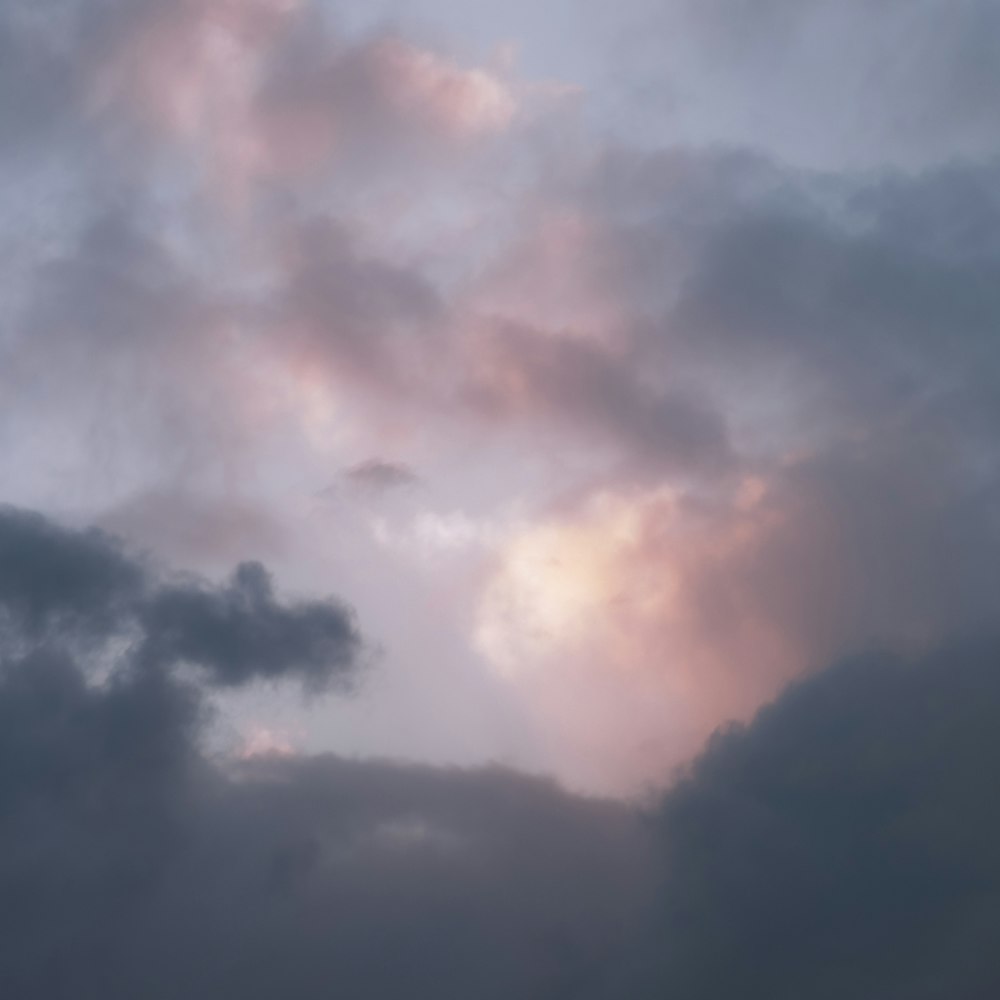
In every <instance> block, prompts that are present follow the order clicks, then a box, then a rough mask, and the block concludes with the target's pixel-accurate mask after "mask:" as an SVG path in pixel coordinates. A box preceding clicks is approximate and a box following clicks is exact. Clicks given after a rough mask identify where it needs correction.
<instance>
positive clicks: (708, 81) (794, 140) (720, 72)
mask: <svg viewBox="0 0 1000 1000" xmlns="http://www.w3.org/2000/svg"><path fill="white" fill-rule="evenodd" d="M631 15H632V16H631V24H630V25H629V27H628V29H627V30H625V31H624V32H623V35H624V38H625V41H624V43H623V53H624V55H623V58H621V60H620V62H619V65H620V67H621V68H620V69H619V73H620V74H621V76H622V77H623V78H624V79H625V80H627V81H629V83H630V84H631V87H630V88H629V89H628V90H627V91H626V93H627V97H628V103H627V104H626V105H625V106H624V108H623V114H628V115H630V116H632V117H633V119H638V123H639V124H641V125H645V126H646V127H647V128H649V129H662V128H663V123H664V121H667V122H669V126H670V129H671V133H672V135H673V136H674V137H679V138H680V141H681V142H693V143H696V144H702V143H725V144H728V145H738V146H752V147H757V148H763V149H766V150H768V151H770V152H771V153H773V154H775V155H777V156H779V157H780V158H782V159H785V160H787V161H790V162H794V163H798V164H805V165H808V166H813V167H820V168H823V167H827V168H829V167H831V166H836V167H842V166H845V165H846V166H853V167H857V166H861V167H879V168H881V167H884V166H886V165H902V166H906V167H913V168H916V169H920V168H923V167H927V166H931V165H941V164H944V163H948V162H950V161H952V160H954V159H955V158H969V159H980V158H988V157H992V156H995V155H996V153H997V150H998V147H997V139H998V136H1000V131H998V120H997V114H996V108H995V106H994V104H993V102H992V101H991V98H990V95H991V93H992V92H993V91H994V90H995V88H996V85H997V69H996V67H997V65H998V60H997V55H998V51H997V41H996V39H997V37H998V32H997V9H996V5H995V4H993V3H992V2H991V0H960V2H958V3H954V4H944V3H941V2H940V0H917V2H915V3H909V2H906V0H886V2H881V3H876V4H870V3H865V2H858V0H848V2H844V3H841V2H835V0H807V2H804V3H792V2H786V0H775V2H764V3H758V4H747V3H743V2H741V0H710V2H707V3H703V2H700V0H669V2H667V3H657V4H649V3H647V2H644V0H640V2H638V3H636V4H634V5H633V6H632V9H631ZM629 20H630V18H629V17H628V15H625V16H623V18H622V22H621V23H626V24H627V23H628V22H629ZM624 96H625V95H623V97H624ZM664 109H667V113H666V114H664Z"/></svg>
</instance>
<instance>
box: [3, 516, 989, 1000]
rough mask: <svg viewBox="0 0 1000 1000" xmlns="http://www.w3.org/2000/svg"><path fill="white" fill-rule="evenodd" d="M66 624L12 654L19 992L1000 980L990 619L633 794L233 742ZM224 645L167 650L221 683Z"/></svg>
mask: <svg viewBox="0 0 1000 1000" xmlns="http://www.w3.org/2000/svg"><path fill="white" fill-rule="evenodd" d="M19 517H20V518H21V522H22V527H21V530H22V531H24V530H26V529H25V528H24V527H23V522H24V521H25V520H28V521H31V519H26V518H25V516H24V515H19ZM31 527H32V528H33V530H34V531H35V532H36V533H37V532H38V531H39V530H40V527H41V528H44V531H45V532H46V533H47V537H46V541H48V543H49V544H53V542H52V537H53V536H54V535H55V536H56V537H57V538H58V537H60V536H58V533H57V532H56V529H53V528H51V527H50V526H45V525H44V524H41V525H40V523H39V522H38V521H37V520H36V521H34V522H33V523H32V524H31ZM7 530H8V531H10V530H11V529H10V527H9V526H8V528H7ZM62 537H65V538H66V540H67V542H68V543H71V544H68V545H67V547H68V548H70V549H72V548H73V546H74V545H77V546H79V545H81V544H82V545H84V546H85V547H86V546H90V547H91V549H92V548H101V547H102V545H103V546H105V547H106V546H107V543H106V542H105V541H104V540H103V539H101V538H100V537H99V536H81V537H76V536H72V535H71V534H69V533H66V534H65V535H64V536H62ZM89 553H90V549H88V554H89ZM53 565H55V564H53ZM39 572H41V571H39ZM95 576H96V581H97V582H98V583H99V581H100V580H101V579H102V575H101V574H100V573H97V574H95ZM78 577H79V578H80V579H82V575H81V573H78ZM31 587H32V588H34V590H37V583H31ZM9 591H10V588H9V587H8V594H9ZM99 592H100V587H99V586H96V589H95V593H94V597H93V601H92V603H93V604H94V605H97V604H99V603H100V597H99ZM103 592H104V593H105V595H107V594H109V593H113V592H114V588H110V590H109V588H107V587H105V588H104V591H103ZM201 596H202V598H204V596H205V595H204V594H202V595H201ZM108 599H109V600H112V599H111V598H108ZM62 600H63V603H68V604H69V605H70V606H78V605H79V602H78V601H67V599H62ZM240 600H250V602H251V604H252V602H253V601H254V600H257V601H260V602H263V603H264V604H265V605H266V604H267V602H268V601H269V600H270V596H269V591H268V590H267V587H266V578H265V577H264V576H263V575H262V573H261V571H260V570H259V569H244V570H242V571H241V572H240V573H238V574H237V577H236V578H235V579H234V581H233V583H232V584H231V585H230V587H229V588H228V589H227V590H223V591H221V592H219V593H218V594H216V595H215V597H214V603H213V602H211V601H210V602H208V605H209V606H210V607H211V608H212V609H213V613H215V612H217V611H219V609H220V608H226V609H231V605H232V603H233V602H236V603H237V604H238V603H239V601H240ZM7 603H11V602H10V599H9V597H8V599H7ZM56 603H57V602H56V601H55V600H54V599H49V601H48V603H47V605H46V606H47V607H52V606H55V604H56ZM113 603H114V602H113V600H112V604H113ZM167 603H168V605H169V604H170V600H169V599H168V602H167ZM264 618H265V619H266V618H267V614H266V613H265V615H264ZM46 620H49V619H46ZM61 638H62V634H61V632H58V631H57V632H56V633H55V634H54V635H50V636H45V635H41V634H38V633H36V636H35V639H34V641H33V642H32V644H31V647H30V648H27V649H25V648H24V646H23V645H22V644H21V643H18V642H15V643H13V644H12V643H11V642H10V641H9V639H10V637H9V634H8V633H5V636H4V642H3V648H2V650H0V652H2V658H0V977H2V980H3V982H4V985H5V988H6V989H8V990H9V991H11V993H12V995H16V996H18V997H23V998H24V1000H36V998H37V1000H43V998H44V1000H51V998H55V997H63V996H65V997H69V996H73V997H83V998H91V997H93V998H97V997H101V998H103V1000H116V998H118V997H121V998H125V997H133V996H137V995H142V996H150V997H163V998H175V997H180V996H185V997H193V998H196V1000H197V998H200V997H205V998H208V997H212V998H227V997H230V996H232V997H237V996H239V997H246V998H251V1000H252V998H256V997H260V998H264V997H271V996H274V995H275V993H278V992H280V993H281V994H282V995H284V996H288V997H292V998H296V1000H298V998H304V1000H305V998H313V997H316V998H319V997H322V996H328V995H329V992H330V989H331V987H332V986H335V987H336V990H337V993H338V995H339V996H343V997H346V998H353V997H357V998H359V1000H360V998H362V997H364V998H369V1000H378V998H382V997H385V998H387V1000H388V998H395V997H400V996H414V995H415V996H435V997H442V998H451V997H454V998H456V1000H458V998H460V997H467V996H470V995H471V996H477V997H483V998H486V1000H489V998H493V997H496V998H498V1000H499V998H502V997H509V996H513V995H516V996H531V997H536V998H538V1000H550V998H551V1000H568V998H570V997H573V998H584V1000H587V998H600V1000H614V998H619V997H622V996H629V997H636V998H639V1000H644V998H646V997H649V998H650V1000H652V998H653V997H658V996H663V995H671V996H676V997H680V998H682V1000H689V998H690V1000H697V998H700V997H706V998H708V997H716V996H720V995H723V996H725V995H729V994H735V993H739V995H741V996H747V997H750V998H757V997H760V998H764V997H767V998H773V997H788V998H792V997H795V998H800V1000H813V998H816V1000H825V998H832V997H839V996H843V995H845V994H849V995H851V996H854V997H858V998H859V1000H869V998H870V1000H876V998H884V997H887V996H891V997H899V998H901V1000H904V998H905V1000H923V998H926V1000H933V998H937V997H944V996H963V997H965V996H967V997H972V998H975V1000H978V998H980V997H981V998H984V1000H985V998H986V997H988V996H992V995H993V993H994V992H995V990H996V989H997V987H998V985H1000V981H998V976H1000V973H998V972H997V970H996V963H995V962H994V961H993V959H992V951H991V947H990V945H991V942H992V938H993V936H994V935H995V931H996V927H997V925H998V921H1000V853H998V851H997V848H996V844H995V837H994V831H995V827H996V824H997V822H998V819H1000V817H998V815H997V809H998V807H997V804H996V797H995V796H994V795H993V794H992V773H991V771H990V767H989V762H990V761H991V760H993V759H994V758H995V756H996V754H997V752H998V747H997V739H998V737H997V728H996V726H995V718H996V715H997V711H998V710H1000V672H998V669H997V663H998V655H1000V654H998V650H1000V644H998V642H997V641H996V640H995V639H994V638H992V637H985V638H980V639H976V640H968V641H965V642H959V643H954V644H952V645H950V646H947V647H945V648H943V649H941V650H940V651H939V652H937V653H934V654H931V655H927V656H924V657H921V658H918V659H915V660H912V661H906V660H903V659H900V658H897V657H893V656H890V655H883V654H870V655H868V656H864V657H860V658H856V659H854V660H851V661H847V662H845V663H843V664H842V665H840V666H837V667H834V668H833V669H831V670H828V671H826V672H825V673H823V674H821V675H819V676H817V677H815V678H813V679H811V680H809V681H807V682H804V683H801V684H799V685H797V686H795V687H793V688H792V689H790V690H789V691H788V692H787V693H786V694H784V695H783V696H782V697H781V698H780V699H779V700H778V701H777V702H776V703H775V704H774V705H772V706H770V707H769V708H766V709H765V710H763V711H762V712H761V713H760V715H759V716H758V717H757V718H756V719H755V720H754V721H753V722H752V723H751V724H750V725H748V726H743V727H733V728H730V729H727V730H723V731H721V732H720V733H719V734H717V735H716V737H714V739H713V740H712V741H711V743H710V745H709V747H708V749H707V750H706V751H705V753H704V754H703V755H702V756H701V757H700V758H699V759H698V760H697V761H696V762H695V763H694V764H693V765H692V766H691V767H690V769H689V770H688V771H687V772H686V774H685V775H684V776H683V777H682V778H681V780H680V781H679V783H678V784H677V786H676V787H675V788H673V789H672V790H671V791H669V792H668V793H667V794H666V796H665V797H664V798H663V799H662V801H661V802H660V803H658V804H651V805H650V806H649V807H645V808H641V809H639V808H635V807H631V806H626V805H623V804H611V803H607V802H602V801H600V800H593V799H586V798H580V797H575V796H572V795H569V794H567V793H565V792H563V791H561V790H559V789H558V788H557V787H556V786H555V785H554V784H552V783H550V782H547V781H541V780H538V779H534V778H529V777H525V776H519V775H516V774H513V773H509V772H505V771H503V770H499V769H493V770H481V771H459V770H448V769H434V768H427V767H417V766H406V765H398V764H389V763H374V762H368V763H363V762H348V761H343V760H338V759H336V758H332V757H319V758H312V759H306V758H279V757H271V758H254V759H250V760H246V761H243V762H239V763H228V764H227V763H223V762H218V761H213V760H211V759H210V758H209V757H208V756H206V754H205V752H204V751H203V750H202V748H201V740H202V736H203V734H204V730H205V724H206V722H207V721H208V718H209V716H208V713H207V711H206V707H205V701H204V694H203V692H202V689H201V688H200V687H198V686H197V685H196V684H193V683H192V682H191V681H190V680H185V679H182V678H181V677H179V676H178V675H176V674H175V673H173V672H171V671H164V670H150V669H148V668H146V666H145V665H144V662H143V656H142V654H141V653H134V654H129V655H127V656H126V657H125V658H124V660H122V661H120V662H119V664H118V666H117V669H116V670H115V671H114V672H113V673H112V674H111V676H110V677H109V678H108V679H106V680H105V681H103V682H100V683H95V682H94V681H93V679H92V678H90V677H89V676H88V672H87V671H86V670H85V669H83V668H82V667H81V666H80V664H79V663H77V662H75V661H74V659H73V657H72V653H71V651H67V650H66V649H65V648H59V647H60V646H61V645H62V644H61ZM208 648H209V647H208V646H206V649H208ZM212 649H213V652H212V653H211V654H210V653H208V652H205V653H202V652H195V653H183V652H178V653H177V655H185V656H192V658H198V657H201V658H202V659H203V660H204V661H205V662H213V663H214V664H215V672H214V673H213V674H210V679H218V678H217V677H216V676H215V675H216V674H218V673H219V672H220V671H224V670H225V669H227V667H225V666H222V664H224V663H225V662H226V661H225V660H224V659H220V658H218V657H217V658H216V659H215V660H214V661H213V660H211V656H214V655H215V652H214V647H212ZM227 655H228V648H227ZM223 680H225V676H224V675H223Z"/></svg>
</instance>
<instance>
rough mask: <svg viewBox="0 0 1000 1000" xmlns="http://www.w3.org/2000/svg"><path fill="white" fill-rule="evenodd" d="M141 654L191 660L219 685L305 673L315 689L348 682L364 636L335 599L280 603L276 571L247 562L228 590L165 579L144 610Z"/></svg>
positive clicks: (165, 660) (151, 658)
mask: <svg viewBox="0 0 1000 1000" xmlns="http://www.w3.org/2000/svg"><path fill="white" fill-rule="evenodd" d="M138 618H139V622H140V624H141V627H142V629H143V632H144V635H145V638H144V641H143V646H142V648H141V651H140V653H139V657H140V659H142V660H143V661H145V662H151V663H164V664H170V663H176V662H182V663H191V664H196V665H197V666H199V667H202V668H203V669H204V670H206V671H207V672H208V675H209V678H210V679H211V681H212V682H213V683H215V684H218V685H222V686H226V687H233V686H236V685H239V684H244V683H246V682H247V681H249V680H252V679H255V678H271V677H284V676H299V677H301V678H302V679H303V680H304V681H305V682H306V683H307V684H308V685H309V686H310V687H313V688H317V689H319V688H323V687H325V686H327V685H328V684H329V683H330V682H331V681H338V682H340V683H344V682H346V681H349V680H350V679H351V676H352V673H353V670H354V669H355V668H356V667H357V664H358V656H359V647H360V639H359V636H358V633H357V630H356V628H355V625H354V621H353V619H352V617H351V615H350V613H349V612H348V611H347V609H346V608H344V607H342V606H340V605H337V604H334V603H332V602H330V601H309V602H301V603H298V604H285V605H282V604H279V603H278V602H277V600H276V599H275V595H274V586H273V583H272V580H271V577H270V574H269V573H268V572H267V570H266V569H265V568H264V567H263V566H262V565H261V564H260V563H243V564H241V565H240V566H239V567H237V569H236V571H235V572H234V574H233V577H232V579H231V580H230V581H229V583H228V584H227V585H226V586H224V587H222V588H214V587H213V588H210V587H206V586H197V585H190V584H188V585H180V584H167V585H165V586H161V587H160V588H159V589H158V590H157V591H156V592H155V593H154V594H152V595H151V596H150V597H149V599H148V600H147V601H145V602H144V603H143V605H142V606H141V607H140V608H139V611H138Z"/></svg>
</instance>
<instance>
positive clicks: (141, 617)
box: [0, 508, 362, 689]
mask: <svg viewBox="0 0 1000 1000" xmlns="http://www.w3.org/2000/svg"><path fill="white" fill-rule="evenodd" d="M0 615H2V619H0V620H3V621H4V622H5V624H6V626H7V630H8V638H7V641H8V643H12V644H15V645H17V646H19V647H22V648H23V647H25V646H26V647H27V648H29V649H30V648H31V647H33V646H36V645H39V646H51V645H52V643H53V641H54V640H58V644H59V645H62V646H69V647H70V648H72V647H73V646H74V645H75V643H76V641H77V640H81V639H85V640H92V639H98V640H124V641H126V642H127V643H128V645H129V652H128V653H127V654H126V658H127V659H128V658H129V657H133V656H134V657H135V659H136V662H137V664H140V665H141V666H142V667H147V668H148V667H153V666H157V667H171V666H173V665H175V664H189V665H191V666H195V667H198V668H200V669H201V670H202V671H203V672H204V676H205V678H206V679H207V680H208V682H209V683H211V684H214V685H218V686H223V687H234V686H237V685H241V684H246V683H249V682H251V681H254V680H258V679H277V678H281V677H291V678H296V679H299V680H301V681H303V682H304V683H305V684H306V685H307V687H310V688H313V689H320V688H323V687H326V686H328V685H330V684H333V683H336V684H340V685H344V684H348V683H349V682H350V680H351V678H352V675H353V674H354V673H355V672H356V670H357V669H358V668H359V666H360V661H361V656H362V642H361V638H360V635H359V633H358V631H357V627H356V624H355V621H354V616H353V614H352V612H351V611H350V610H349V609H348V608H346V607H345V606H344V605H342V604H340V603H338V602H335V601H333V600H310V601H300V602H293V603H289V602H281V601H279V600H278V599H277V598H276V596H275V593H274V585H273V582H272V580H271V576H270V574H269V573H268V571H267V570H266V569H265V568H264V567H263V566H262V565H261V564H260V563H253V562H247V563H242V564H241V565H240V566H238V567H237V569H236V570H235V572H234V573H233V576H232V578H231V579H230V580H229V581H228V582H227V583H225V584H223V585H221V586H216V585H211V584H208V583H206V582H203V581H200V580H197V579H194V578H191V579H187V578H171V577H165V576H163V575H160V574H157V573H156V572H154V570H153V569H152V568H151V567H149V566H146V565H143V564H142V563H141V562H139V561H137V560H135V559H134V558H132V557H130V556H129V555H128V554H126V553H125V552H124V551H123V549H122V547H121V546H120V545H119V544H118V542H117V541H116V540H115V539H114V538H112V537H110V536H108V535H105V534H103V533H101V532H97V531H89V532H80V531H71V530H67V529H65V528H61V527H59V526H57V525H55V524H53V523H52V522H50V521H48V520H46V519H45V518H43V517H41V516H40V515H37V514H33V513H27V512H23V511H18V510H15V509H12V508H4V509H0ZM93 655H96V656H97V657H98V658H101V657H102V656H103V657H105V658H109V659H110V660H111V661H112V662H113V661H114V659H115V654H114V653H113V652H110V651H108V650H107V649H103V650H102V649H101V648H100V646H99V648H98V649H97V650H96V652H94V653H93Z"/></svg>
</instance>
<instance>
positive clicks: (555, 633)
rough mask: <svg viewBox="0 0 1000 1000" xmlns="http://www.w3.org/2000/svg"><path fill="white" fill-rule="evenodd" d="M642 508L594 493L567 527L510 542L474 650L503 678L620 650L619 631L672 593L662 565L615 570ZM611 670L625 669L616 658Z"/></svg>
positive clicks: (632, 543) (657, 609)
mask: <svg viewBox="0 0 1000 1000" xmlns="http://www.w3.org/2000/svg"><path fill="white" fill-rule="evenodd" d="M641 515H642V509H641V508H637V507H635V506H633V505H631V504H630V503H629V502H628V501H627V500H624V499H622V498H618V497H614V496H611V495H602V496H600V497H598V498H596V500H595V501H594V502H593V503H592V504H591V505H590V508H589V509H588V511H587V512H586V514H585V515H584V517H583V518H582V519H581V520H579V521H575V522H569V523H560V522H554V523H549V524H542V525H539V526H534V527H529V528H527V529H526V530H525V531H523V532H522V533H521V534H519V535H517V536H515V537H514V539H513V540H512V541H511V542H510V544H509V545H508V546H507V547H506V549H505V550H504V552H503V554H502V557H501V566H500V570H499V572H498V573H497V575H496V576H495V578H494V579H493V581H492V582H491V584H490V585H489V587H488V588H487V591H486V594H485V597H484V599H483V602H482V605H481V608H480V617H479V621H478V624H477V629H476V641H477V644H478V646H479V648H480V649H481V650H482V651H483V652H484V653H485V654H486V655H487V656H488V657H489V659H490V660H491V662H493V663H494V664H495V665H496V667H497V668H498V670H499V671H500V672H501V673H503V674H504V675H506V676H511V677H514V676H517V675H518V674H521V673H523V672H528V671H531V670H534V669H539V668H540V667H542V666H543V664H544V661H545V660H546V659H547V658H548V657H551V656H557V655H567V654H572V653H579V652H580V650H581V648H582V647H585V646H593V644H594V643H595V642H599V643H601V644H602V645H604V646H605V647H611V648H610V649H609V652H611V651H614V652H618V653H623V652H626V651H625V650H623V649H622V648H621V647H622V646H623V645H625V639H626V635H625V634H624V632H623V631H622V630H621V628H620V625H621V624H622V621H623V619H625V620H626V621H628V620H631V619H634V618H635V617H636V616H639V617H640V618H641V617H644V616H646V615H648V614H651V613H654V614H658V613H662V612H663V611H664V609H665V607H666V606H667V604H668V603H669V600H670V597H671V595H672V593H673V592H674V590H675V588H676V581H675V580H674V578H673V575H672V573H671V571H670V568H669V566H662V565H661V566H658V567H657V572H656V574H655V575H652V574H647V573H643V574H641V575H642V579H641V580H635V579H631V580H630V579H629V578H628V575H627V574H626V573H624V572H623V570H624V569H625V568H626V567H625V566H624V562H625V561H626V560H627V558H628V553H630V552H631V551H632V550H634V549H635V547H636V546H637V545H639V544H640V542H641V535H642V528H643V526H642V523H641ZM616 664H617V665H618V666H622V667H626V666H628V663H627V662H625V661H624V660H622V659H620V658H619V659H617V660H616Z"/></svg>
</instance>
